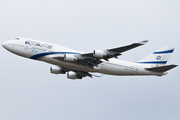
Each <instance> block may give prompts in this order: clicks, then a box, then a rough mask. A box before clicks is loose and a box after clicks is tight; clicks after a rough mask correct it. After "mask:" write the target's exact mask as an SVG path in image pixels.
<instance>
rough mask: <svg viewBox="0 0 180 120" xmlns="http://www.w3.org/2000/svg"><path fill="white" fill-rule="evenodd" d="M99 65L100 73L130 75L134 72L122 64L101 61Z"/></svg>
mask: <svg viewBox="0 0 180 120" xmlns="http://www.w3.org/2000/svg"><path fill="white" fill-rule="evenodd" d="M100 67H101V72H102V73H105V74H110V75H132V74H133V73H134V70H133V69H130V68H127V67H126V66H123V65H117V64H111V63H102V64H101V65H100Z"/></svg>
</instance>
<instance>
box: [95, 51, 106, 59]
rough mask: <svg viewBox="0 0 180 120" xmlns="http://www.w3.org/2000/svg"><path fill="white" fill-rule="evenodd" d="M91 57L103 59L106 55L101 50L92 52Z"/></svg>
mask: <svg viewBox="0 0 180 120" xmlns="http://www.w3.org/2000/svg"><path fill="white" fill-rule="evenodd" d="M93 56H94V57H96V58H103V57H106V56H107V54H106V53H104V52H103V51H101V50H94V51H93Z"/></svg>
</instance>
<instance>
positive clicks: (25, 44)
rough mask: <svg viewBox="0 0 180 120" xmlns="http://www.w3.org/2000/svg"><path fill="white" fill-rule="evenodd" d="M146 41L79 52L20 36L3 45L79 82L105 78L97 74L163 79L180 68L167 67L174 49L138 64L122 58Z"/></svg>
mask: <svg viewBox="0 0 180 120" xmlns="http://www.w3.org/2000/svg"><path fill="white" fill-rule="evenodd" d="M147 42H148V40H144V41H141V42H138V43H133V44H130V45H125V46H122V47H117V48H111V49H105V50H93V51H92V52H87V53H86V52H79V51H75V50H72V49H70V48H66V47H63V46H60V45H56V44H52V43H47V42H42V41H38V40H33V39H28V38H22V37H17V38H15V39H13V40H10V41H6V42H4V43H2V46H3V47H4V48H5V49H6V50H8V51H10V52H12V53H14V54H16V55H19V56H22V57H26V58H30V59H33V60H39V61H44V62H47V63H50V64H52V65H56V66H52V67H50V72H51V73H53V74H65V73H67V78H69V79H72V80H75V79H82V78H83V77H86V76H88V77H91V78H92V77H101V76H99V75H95V74H94V73H100V74H107V75H116V76H134V75H135V76H140V75H151V76H153V75H154V76H163V75H166V74H167V71H168V70H170V69H172V68H174V67H176V66H178V65H174V64H172V65H166V63H167V61H168V59H169V57H170V55H171V54H172V53H173V51H174V48H173V47H170V46H165V47H163V48H161V49H159V50H157V51H155V52H153V53H152V54H150V55H149V56H147V57H145V58H143V59H141V60H140V61H137V62H128V61H123V60H120V59H118V56H120V55H122V53H123V52H125V51H128V50H131V49H133V48H136V47H139V46H142V45H144V44H145V43H147Z"/></svg>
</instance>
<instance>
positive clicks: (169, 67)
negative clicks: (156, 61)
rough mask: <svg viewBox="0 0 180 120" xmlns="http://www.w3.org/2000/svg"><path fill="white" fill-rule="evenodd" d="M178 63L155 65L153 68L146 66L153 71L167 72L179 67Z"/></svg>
mask: <svg viewBox="0 0 180 120" xmlns="http://www.w3.org/2000/svg"><path fill="white" fill-rule="evenodd" d="M177 66H178V65H166V66H161V67H153V68H145V69H146V70H149V71H153V72H166V71H168V70H170V69H173V68H175V67H177Z"/></svg>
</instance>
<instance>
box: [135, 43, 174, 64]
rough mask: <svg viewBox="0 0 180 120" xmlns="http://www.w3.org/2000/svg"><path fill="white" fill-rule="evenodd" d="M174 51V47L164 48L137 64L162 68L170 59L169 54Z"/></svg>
mask: <svg viewBox="0 0 180 120" xmlns="http://www.w3.org/2000/svg"><path fill="white" fill-rule="evenodd" d="M173 51H174V47H170V46H165V47H163V48H161V49H159V50H157V51H156V52H154V53H152V54H150V55H149V56H147V57H145V58H143V59H142V60H140V61H138V63H142V64H148V65H151V66H152V67H153V66H164V65H165V64H166V63H167V61H168V59H169V58H170V56H171V54H172V53H173Z"/></svg>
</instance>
